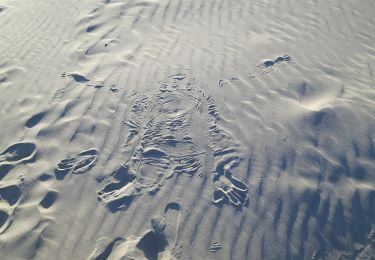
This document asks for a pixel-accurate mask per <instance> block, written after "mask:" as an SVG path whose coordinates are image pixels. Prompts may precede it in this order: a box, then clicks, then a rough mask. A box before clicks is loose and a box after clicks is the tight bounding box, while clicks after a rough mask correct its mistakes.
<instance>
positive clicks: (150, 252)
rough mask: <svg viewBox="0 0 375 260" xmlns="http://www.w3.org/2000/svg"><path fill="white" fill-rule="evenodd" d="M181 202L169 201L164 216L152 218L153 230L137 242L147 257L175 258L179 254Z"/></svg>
mask: <svg viewBox="0 0 375 260" xmlns="http://www.w3.org/2000/svg"><path fill="white" fill-rule="evenodd" d="M180 210H181V206H180V204H178V203H176V202H172V203H169V204H168V205H167V206H166V207H165V209H164V216H163V217H162V218H153V219H152V220H151V226H152V230H151V231H149V232H148V233H146V234H145V235H144V236H143V237H142V239H141V240H140V241H139V243H138V244H137V248H139V249H141V250H142V251H143V252H144V255H145V256H146V258H147V259H173V258H174V257H175V256H176V255H177V254H180V252H178V251H177V250H178V249H179V247H178V232H179V224H180V223H179V222H180Z"/></svg>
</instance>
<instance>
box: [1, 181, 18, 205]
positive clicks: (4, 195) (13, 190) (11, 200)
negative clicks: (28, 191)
mask: <svg viewBox="0 0 375 260" xmlns="http://www.w3.org/2000/svg"><path fill="white" fill-rule="evenodd" d="M21 194H22V193H21V191H20V188H19V187H18V186H17V185H10V186H8V187H4V188H0V201H1V200H5V201H7V202H8V204H9V205H10V206H13V205H14V204H16V203H17V202H18V200H19V199H20V197H21Z"/></svg>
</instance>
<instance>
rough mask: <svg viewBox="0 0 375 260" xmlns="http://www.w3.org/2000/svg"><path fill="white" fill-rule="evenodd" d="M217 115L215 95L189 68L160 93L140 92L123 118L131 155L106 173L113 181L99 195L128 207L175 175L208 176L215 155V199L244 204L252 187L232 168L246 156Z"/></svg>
mask: <svg viewBox="0 0 375 260" xmlns="http://www.w3.org/2000/svg"><path fill="white" fill-rule="evenodd" d="M218 117H219V116H218V112H217V110H216V106H215V104H214V102H213V100H212V98H211V97H210V96H206V95H205V93H204V92H203V91H202V90H199V89H198V88H197V87H196V86H195V84H194V82H193V81H192V80H190V79H189V78H188V77H187V75H185V74H184V73H179V74H175V75H172V76H171V77H170V78H168V79H167V80H165V81H164V82H163V83H162V84H161V86H160V88H159V90H158V91H157V92H156V93H153V94H150V95H145V94H141V95H135V97H134V99H133V101H132V104H131V108H130V109H129V111H128V113H127V114H126V115H125V119H124V122H123V124H124V127H126V128H127V136H126V138H125V143H124V145H123V146H124V150H125V152H126V153H128V155H129V158H127V159H126V160H125V161H124V162H123V164H122V165H120V166H119V168H118V169H117V170H116V171H114V172H112V173H110V174H108V176H106V177H105V179H107V178H111V179H112V180H110V181H109V183H107V185H105V187H104V188H103V189H102V190H100V191H99V192H98V197H99V199H100V200H101V201H103V202H104V203H105V204H106V205H108V207H109V208H110V210H112V211H116V210H124V209H126V208H127V207H128V206H129V205H130V204H131V202H132V201H133V200H134V199H135V198H136V197H138V196H143V195H147V194H150V193H156V192H157V191H158V190H159V189H160V188H161V187H162V186H163V184H164V183H165V182H166V181H167V180H168V179H169V178H171V177H172V176H174V175H187V176H190V177H198V176H204V175H205V174H206V173H207V172H209V170H208V169H206V165H205V164H206V161H207V160H211V159H213V160H214V161H215V169H214V172H215V173H214V178H213V182H214V185H213V186H214V192H213V202H214V203H217V204H220V203H223V202H226V203H230V204H232V205H235V206H240V207H242V206H245V205H246V204H247V202H248V188H247V186H246V185H245V184H244V183H243V182H242V181H240V180H239V179H237V178H235V177H234V176H232V173H231V169H232V168H234V167H235V166H237V165H238V164H239V162H240V161H241V158H240V154H239V148H238V147H237V145H236V144H235V142H234V141H233V140H232V138H231V137H230V136H229V135H228V134H227V133H226V132H225V131H224V130H223V129H221V128H220V127H219V126H218V124H217V120H218ZM202 125H203V128H202V129H198V130H197V129H196V128H197V127H202ZM195 139H196V140H199V143H198V142H197V141H196V140H195ZM202 142H206V143H202ZM204 147H210V148H211V150H212V151H211V152H209V151H205V149H204ZM209 156H211V157H212V158H207V157H209ZM224 169H225V170H224Z"/></svg>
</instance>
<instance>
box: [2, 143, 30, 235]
mask: <svg viewBox="0 0 375 260" xmlns="http://www.w3.org/2000/svg"><path fill="white" fill-rule="evenodd" d="M35 153H36V145H35V144H34V143H30V142H21V143H16V144H13V145H10V146H9V147H8V148H6V149H5V150H4V151H3V152H1V153H0V234H2V233H4V232H5V231H6V230H7V229H8V228H9V226H10V225H11V223H12V221H13V215H14V211H15V210H16V209H17V207H18V204H19V202H20V200H21V197H22V189H21V188H22V186H23V184H24V181H25V178H24V176H22V175H18V176H17V177H16V178H11V180H7V181H3V179H4V178H5V177H6V176H7V175H8V173H9V172H10V171H11V170H12V169H13V168H14V167H16V166H17V165H19V164H22V163H27V162H30V161H32V159H33V158H34V156H35Z"/></svg>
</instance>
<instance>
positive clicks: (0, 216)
mask: <svg viewBox="0 0 375 260" xmlns="http://www.w3.org/2000/svg"><path fill="white" fill-rule="evenodd" d="M8 217H9V215H8V214H7V213H6V212H5V211H2V210H0V234H1V231H2V227H3V226H4V225H5V224H6V223H7V221H8Z"/></svg>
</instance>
